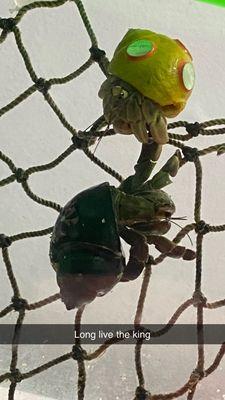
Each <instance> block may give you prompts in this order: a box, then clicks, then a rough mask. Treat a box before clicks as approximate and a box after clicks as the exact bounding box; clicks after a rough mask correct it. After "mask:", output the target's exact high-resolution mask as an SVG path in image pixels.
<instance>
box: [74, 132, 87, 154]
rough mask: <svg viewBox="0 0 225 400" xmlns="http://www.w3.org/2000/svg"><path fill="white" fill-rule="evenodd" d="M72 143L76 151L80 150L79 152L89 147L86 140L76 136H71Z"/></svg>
mask: <svg viewBox="0 0 225 400" xmlns="http://www.w3.org/2000/svg"><path fill="white" fill-rule="evenodd" d="M78 134H79V132H78ZM72 142H73V144H74V146H75V147H76V149H80V150H83V149H87V148H88V146H89V140H88V139H86V138H82V137H79V136H77V135H73V136H72Z"/></svg>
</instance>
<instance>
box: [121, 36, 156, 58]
mask: <svg viewBox="0 0 225 400" xmlns="http://www.w3.org/2000/svg"><path fill="white" fill-rule="evenodd" d="M153 48H154V44H153V43H152V42H151V41H150V40H147V39H140V40H135V42H132V43H131V44H130V45H129V46H128V48H127V54H128V55H129V56H131V57H143V56H145V55H146V54H148V53H150V52H151V51H152V50H153Z"/></svg>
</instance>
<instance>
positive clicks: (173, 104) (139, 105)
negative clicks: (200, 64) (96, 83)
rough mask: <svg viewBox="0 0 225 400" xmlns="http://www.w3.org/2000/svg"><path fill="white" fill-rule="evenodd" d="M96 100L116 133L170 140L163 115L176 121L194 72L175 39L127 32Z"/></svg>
mask: <svg viewBox="0 0 225 400" xmlns="http://www.w3.org/2000/svg"><path fill="white" fill-rule="evenodd" d="M108 71H109V73H110V75H109V77H108V78H107V80H106V81H105V82H103V84H102V86H101V88H100V91H99V96H100V97H101V98H102V99H103V109H104V116H105V119H106V121H107V122H108V123H112V124H113V126H114V129H115V130H116V131H117V132H119V133H123V134H132V133H133V134H135V136H136V137H137V139H138V140H139V141H141V142H142V143H147V142H148V141H149V137H152V138H153V140H154V141H156V142H157V143H159V144H164V143H166V142H167V141H168V135H167V130H166V122H165V117H175V116H176V115H178V114H179V113H180V112H181V111H182V110H183V109H184V107H185V105H186V102H187V100H188V98H189V96H190V94H191V92H192V89H193V87H194V81H195V72H194V67H193V64H192V57H191V55H190V53H189V51H188V50H187V49H186V48H185V46H184V45H183V44H182V43H181V42H180V41H179V40H178V39H171V38H169V37H167V36H164V35H161V34H157V33H155V32H151V31H149V30H144V29H130V30H129V31H128V32H127V34H126V35H125V36H124V38H123V39H122V41H121V42H120V43H119V45H118V47H117V48H116V50H115V53H114V56H113V58H112V60H111V62H110V64H109V68H108Z"/></svg>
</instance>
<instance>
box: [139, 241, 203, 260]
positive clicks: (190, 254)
mask: <svg viewBox="0 0 225 400" xmlns="http://www.w3.org/2000/svg"><path fill="white" fill-rule="evenodd" d="M146 239H147V242H148V243H149V244H154V245H155V248H156V249H157V250H158V251H160V253H163V254H165V253H166V254H167V255H168V257H172V258H182V259H183V260H187V261H191V260H194V259H195V258H196V253H195V251H193V250H191V249H186V248H185V247H184V246H179V245H177V244H176V243H174V242H173V241H171V240H169V239H168V238H166V237H164V236H159V235H149V236H146Z"/></svg>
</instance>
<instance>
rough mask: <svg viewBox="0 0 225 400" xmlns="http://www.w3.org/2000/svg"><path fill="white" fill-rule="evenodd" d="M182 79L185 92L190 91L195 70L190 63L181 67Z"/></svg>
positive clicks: (193, 81)
mask: <svg viewBox="0 0 225 400" xmlns="http://www.w3.org/2000/svg"><path fill="white" fill-rule="evenodd" d="M182 78H183V83H184V86H185V88H186V89H187V90H192V89H193V87H194V83H195V70H194V66H193V64H192V63H187V64H185V65H184V67H183V71H182Z"/></svg>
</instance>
